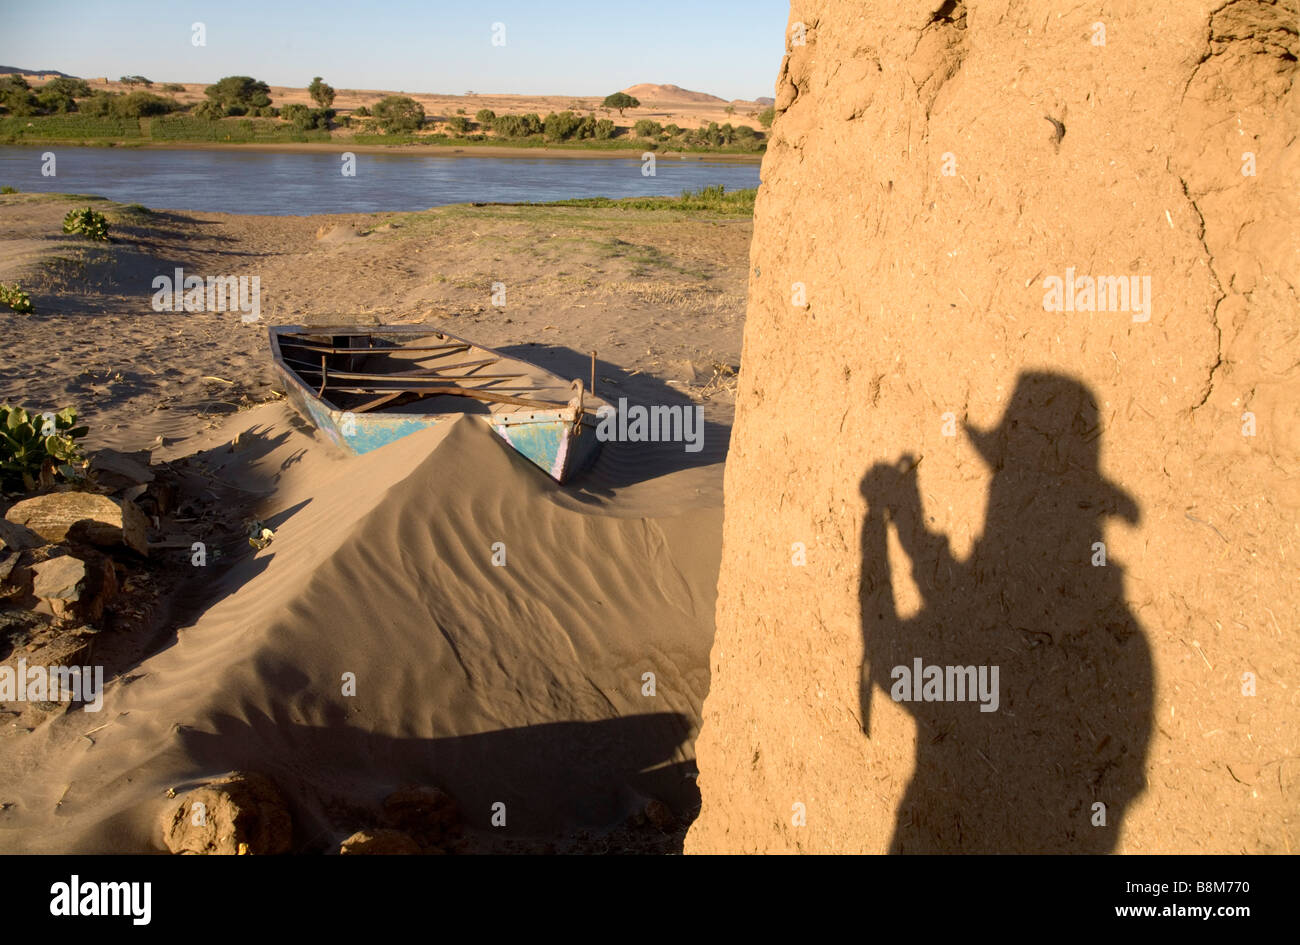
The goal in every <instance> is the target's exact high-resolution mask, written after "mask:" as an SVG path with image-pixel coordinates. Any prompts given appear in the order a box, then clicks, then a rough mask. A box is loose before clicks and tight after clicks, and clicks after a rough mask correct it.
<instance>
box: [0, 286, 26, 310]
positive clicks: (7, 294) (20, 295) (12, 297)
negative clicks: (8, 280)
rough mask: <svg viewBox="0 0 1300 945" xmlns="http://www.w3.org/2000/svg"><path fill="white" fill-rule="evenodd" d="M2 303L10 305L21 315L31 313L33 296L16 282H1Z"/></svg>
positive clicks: (0, 300)
mask: <svg viewBox="0 0 1300 945" xmlns="http://www.w3.org/2000/svg"><path fill="white" fill-rule="evenodd" d="M0 305H7V306H9V307H10V308H11V309H13V310H14V311H15V312H17V313H18V314H19V315H30V314H31V312H32V300H31V297H30V296H28V294H27V293H26V292H24V291H23V290H22V289H21V288H19V287H18V283H16V282H15V283H14V284H13V285H5V284H4V283H3V282H0Z"/></svg>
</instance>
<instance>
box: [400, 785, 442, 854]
mask: <svg viewBox="0 0 1300 945" xmlns="http://www.w3.org/2000/svg"><path fill="white" fill-rule="evenodd" d="M383 817H384V823H385V824H387V825H388V826H389V827H391V828H393V829H396V830H402V831H405V832H406V833H408V834H410V835H411V836H412V837H414V838H415V839H416V840H417V841H418V842H419V843H420V844H421V846H424V847H442V846H444V845H446V844H448V843H449V842H451V841H453V840H454V839H455V838H456V837H457V836H458V835H459V832H460V808H459V807H458V806H457V804H456V801H455V799H454V798H453V797H452V796H451V795H450V794H448V793H447V792H446V791H441V790H439V789H438V788H433V787H403V788H398V789H397V790H396V791H394V792H393V793H392V794H390V795H388V797H386V798H384V809H383Z"/></svg>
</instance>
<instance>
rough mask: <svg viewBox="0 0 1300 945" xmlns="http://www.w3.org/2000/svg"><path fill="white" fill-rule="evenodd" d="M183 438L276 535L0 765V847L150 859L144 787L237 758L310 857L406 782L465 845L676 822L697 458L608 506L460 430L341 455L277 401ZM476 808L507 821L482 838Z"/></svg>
mask: <svg viewBox="0 0 1300 945" xmlns="http://www.w3.org/2000/svg"><path fill="white" fill-rule="evenodd" d="M235 434H239V442H238V446H237V448H236V449H235V450H234V451H233V452H232V451H228V450H227V449H225V448H224V444H226V443H227V442H228V441H229V439H230V438H231V437H233V436H234V435H235ZM207 443H208V445H209V446H210V447H213V448H212V449H209V450H208V451H207V453H206V454H205V455H206V457H207V459H208V460H209V461H210V462H212V463H214V464H220V465H216V466H214V471H215V472H216V473H217V474H218V475H220V476H221V477H222V478H223V479H224V480H226V481H229V482H233V483H238V484H240V485H241V486H243V487H244V488H247V489H267V490H270V489H272V488H273V489H274V491H273V493H272V495H273V498H272V499H271V500H269V501H270V502H271V503H272V504H271V505H270V506H269V507H267V508H266V509H265V510H263V515H264V518H265V520H266V521H268V522H269V523H270V524H272V526H273V527H274V528H275V529H276V537H275V540H274V542H273V543H272V544H271V546H270V547H269V548H267V549H266V550H264V551H262V552H260V553H258V554H257V555H256V556H250V557H249V558H247V559H245V560H244V561H242V562H241V563H239V564H237V565H236V566H234V567H233V568H231V569H230V570H228V571H227V572H225V573H223V574H218V573H217V572H216V570H215V569H214V577H213V580H214V581H215V582H216V584H215V586H214V587H213V589H212V590H213V596H214V597H217V598H220V600H219V602H218V603H216V604H215V605H213V606H211V607H210V608H209V609H207V610H206V612H204V613H203V615H202V617H201V618H200V619H199V620H198V621H197V623H196V624H195V625H194V626H192V627H190V628H187V629H183V630H181V631H180V634H179V639H178V642H177V643H176V644H175V645H174V646H172V647H171V648H170V649H168V650H166V651H164V652H162V653H159V654H157V655H156V656H154V657H153V658H151V659H149V660H146V661H145V662H144V663H142V664H141V665H140V666H139V667H138V668H137V669H136V670H135V671H134V673H133V676H132V677H130V681H129V682H128V680H127V679H123V680H119V681H117V682H115V683H114V684H112V685H110V687H109V692H108V695H107V696H106V698H105V703H104V708H103V710H102V712H100V713H99V714H97V715H95V714H90V713H86V712H84V711H78V712H74V713H69V714H67V715H65V716H63V717H61V718H58V719H56V720H54V721H52V722H50V723H47V724H46V725H44V726H42V727H41V728H39V729H38V730H37V731H35V732H33V733H32V734H31V735H30V736H28V737H27V738H26V740H25V741H24V742H23V747H22V748H21V749H20V752H21V753H20V754H19V756H18V757H17V758H15V759H14V761H15V763H14V764H13V765H12V766H11V767H9V769H8V770H6V771H5V772H4V774H3V775H0V795H2V796H4V797H5V798H7V799H8V798H21V800H19V801H18V802H17V803H16V804H14V805H13V806H11V807H10V808H8V809H7V810H6V811H5V813H4V815H3V818H2V819H0V848H2V849H4V850H7V851H14V850H26V851H54V850H70V849H78V850H92V851H108V850H116V851H123V850H135V851H144V850H150V849H157V848H159V847H160V838H159V835H158V827H157V819H158V817H159V815H160V812H161V810H162V809H163V807H164V806H165V805H166V803H167V799H166V793H167V791H168V789H169V788H174V789H176V790H177V792H180V791H183V790H184V789H185V788H186V787H188V786H190V785H191V784H193V783H195V782H197V781H200V780H203V779H205V778H207V777H210V776H214V775H219V774H221V773H223V772H226V771H229V770H233V769H240V768H242V769H252V770H258V771H263V772H265V773H267V774H269V775H270V776H271V777H272V778H274V779H275V780H276V781H277V782H278V783H279V784H280V786H281V788H282V789H283V790H284V791H285V792H286V794H287V795H289V797H290V798H291V803H292V805H293V808H294V817H295V822H296V827H297V834H296V843H295V845H296V846H297V848H299V849H329V848H332V847H333V846H335V845H336V844H337V842H338V841H339V840H341V839H342V838H343V837H345V836H347V835H348V834H349V833H351V832H352V831H353V830H355V829H357V827H358V826H361V825H364V822H365V818H366V814H365V813H364V812H365V811H366V810H369V809H373V808H374V807H375V806H376V805H377V804H378V802H379V801H380V799H381V798H382V797H383V796H384V795H385V794H386V793H388V792H389V791H390V790H392V789H393V788H395V787H397V786H399V785H401V784H404V783H421V784H431V785H436V786H440V787H443V788H445V789H447V790H449V791H450V792H451V793H452V794H453V795H455V796H456V797H457V798H458V799H459V800H460V802H461V805H462V808H463V810H464V813H465V817H466V820H467V822H468V823H469V825H470V826H471V827H476V828H480V829H481V831H482V833H481V834H479V835H478V836H479V839H478V840H477V841H476V842H478V843H481V844H490V843H492V842H494V841H501V840H504V839H506V838H510V839H517V838H523V837H535V836H541V835H546V834H548V833H549V832H553V831H563V830H571V829H573V828H575V827H583V826H589V827H601V826H608V825H611V824H616V823H618V822H620V821H621V820H622V819H623V818H625V817H626V816H627V815H628V814H629V813H630V812H632V811H634V810H638V809H640V807H642V806H644V804H645V800H646V798H647V797H651V796H653V797H658V798H661V799H663V800H665V801H667V802H669V803H670V804H672V805H673V806H675V807H677V808H678V809H683V808H685V807H689V806H690V805H691V803H692V800H693V798H694V796H695V795H694V781H693V779H692V774H693V772H692V770H691V769H692V767H693V766H692V765H691V763H690V761H689V757H690V755H689V745H690V741H691V739H692V738H693V735H694V730H695V726H696V724H697V721H698V718H699V710H700V704H701V701H702V699H703V696H704V692H705V690H706V688H707V682H708V673H707V652H708V648H709V645H710V641H711V636H712V612H713V604H714V592H715V589H714V586H713V575H715V574H716V573H717V566H718V554H719V548H718V543H717V541H716V538H715V540H713V541H701V540H700V536H701V535H703V534H712V535H714V536H716V535H718V534H719V533H720V528H721V509H720V503H719V502H717V490H716V488H714V489H713V490H709V489H704V488H697V489H694V490H690V489H687V490H685V491H687V492H688V493H689V492H691V491H694V492H695V493H696V494H697V495H701V496H705V499H703V500H702V501H701V503H700V504H701V505H703V506H707V507H703V508H701V507H697V508H694V509H692V510H691V511H689V512H684V511H683V507H682V506H681V504H680V503H679V502H678V501H677V500H678V499H679V498H680V497H681V495H682V493H683V488H682V486H683V483H684V482H688V481H689V478H688V479H686V480H684V479H683V478H682V477H683V476H685V477H692V476H693V477H695V478H696V479H697V480H698V481H699V482H700V483H703V482H704V481H705V480H710V481H712V482H714V483H716V481H717V480H718V479H720V475H719V469H720V467H718V466H700V467H696V468H695V469H694V470H689V469H688V470H684V471H682V472H680V473H678V474H677V476H675V477H672V476H670V477H668V479H667V480H663V481H659V477H657V476H656V475H655V473H656V472H658V471H659V470H657V469H655V468H654V464H653V462H651V463H650V465H649V466H647V467H645V470H644V471H645V473H646V475H647V476H648V477H649V478H650V480H651V481H648V482H643V483H641V484H640V485H639V486H636V487H630V488H628V489H627V490H626V492H625V493H623V494H620V493H619V492H617V491H616V490H605V495H604V496H603V497H602V496H598V495H596V494H595V493H594V492H592V491H589V492H588V493H587V494H585V495H584V494H578V495H576V496H575V495H573V494H570V493H568V492H566V491H565V490H563V489H561V488H560V487H558V486H556V485H554V484H553V483H552V482H551V481H550V480H548V479H546V477H544V476H539V475H537V472H536V470H535V469H533V468H532V467H531V466H530V465H529V464H528V463H527V462H526V461H524V460H522V459H521V458H520V457H518V456H517V455H516V454H514V453H513V452H512V451H510V450H509V449H508V448H506V447H505V446H504V445H503V444H501V443H500V442H499V441H498V440H497V439H496V438H495V437H494V436H493V435H492V434H491V433H490V432H489V431H487V430H486V429H485V428H483V427H481V426H479V425H478V423H477V422H476V421H475V420H473V418H465V419H461V420H459V421H453V422H449V423H446V424H444V425H442V426H440V427H438V428H435V429H433V430H431V431H428V432H426V433H423V434H419V435H416V436H412V437H408V438H407V439H405V440H403V441H400V442H399V443H397V444H394V445H392V446H389V447H386V448H385V449H383V450H379V451H376V452H374V453H371V454H368V455H366V456H363V457H358V458H354V457H344V456H342V455H341V454H339V453H336V452H335V451H334V450H333V448H332V447H328V446H327V445H325V444H323V443H321V442H318V441H316V440H314V439H313V438H312V436H311V435H310V433H309V432H307V431H305V430H304V428H303V425H302V424H301V423H300V422H298V421H296V419H295V418H294V416H293V415H292V414H291V413H290V411H289V410H288V408H287V407H285V406H283V405H269V406H266V407H263V408H259V409H257V410H253V411H249V412H247V413H243V414H240V415H238V416H236V417H233V418H231V420H230V421H229V423H228V424H227V425H226V426H225V427H224V428H222V429H221V430H219V431H215V432H214V433H212V434H209V437H208V439H207ZM200 445H202V444H200ZM218 447H220V448H218ZM192 448H193V447H191V449H192ZM611 464H612V465H611V466H610V469H609V470H607V471H606V472H605V473H604V475H605V476H606V477H607V478H610V477H613V478H614V479H616V478H618V476H619V475H623V476H626V472H627V470H626V466H627V463H626V461H620V460H619V459H618V458H617V457H616V456H615V457H613V458H612V460H611ZM593 481H595V482H597V483H599V482H600V481H601V471H600V470H599V469H598V470H596V475H595V478H594V480H593ZM657 483H658V484H657ZM625 495H630V496H633V497H634V498H633V499H632V500H631V502H630V503H629V501H627V500H626V499H625ZM495 542H504V544H505V550H506V564H505V566H504V567H497V566H494V565H493V563H492V554H493V543H495ZM646 672H652V673H654V674H655V675H656V680H657V694H656V695H655V696H653V697H647V696H644V695H642V686H643V681H642V679H643V674H644V673H646ZM344 673H355V674H356V680H357V683H356V695H355V696H353V697H348V696H344V695H342V693H341V688H342V682H341V681H342V678H343V674H344ZM87 732H90V735H89V736H88V737H83V733H87ZM496 801H503V802H505V803H506V805H507V810H508V813H509V816H508V822H507V827H506V828H495V829H490V828H489V827H488V820H489V816H490V805H491V804H492V803H493V802H496Z"/></svg>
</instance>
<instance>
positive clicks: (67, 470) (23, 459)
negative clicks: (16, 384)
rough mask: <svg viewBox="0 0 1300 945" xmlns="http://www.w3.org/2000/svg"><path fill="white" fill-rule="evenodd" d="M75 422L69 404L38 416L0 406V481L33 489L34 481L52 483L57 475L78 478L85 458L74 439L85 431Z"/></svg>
mask: <svg viewBox="0 0 1300 945" xmlns="http://www.w3.org/2000/svg"><path fill="white" fill-rule="evenodd" d="M76 424H77V412H76V411H75V410H73V409H72V408H71V407H67V408H65V409H63V410H60V411H59V412H58V413H50V414H45V415H41V414H29V413H28V412H27V411H26V410H23V409H22V408H21V407H11V406H9V405H8V404H5V405H3V406H0V484H2V485H3V486H5V487H6V488H13V487H21V488H23V489H26V490H27V491H28V492H34V491H35V490H36V488H37V486H38V484H39V485H50V486H52V485H53V484H54V481H55V480H56V479H57V478H62V479H65V480H77V479H80V478H82V477H81V469H83V468H84V467H85V465H86V458H85V456H84V455H83V454H82V452H81V449H80V448H79V447H78V445H77V442H76V441H77V440H79V439H81V438H82V437H83V436H85V435H86V433H87V432H88V430H87V428H86V427H79V426H77V425H76Z"/></svg>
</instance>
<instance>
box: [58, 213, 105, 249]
mask: <svg viewBox="0 0 1300 945" xmlns="http://www.w3.org/2000/svg"><path fill="white" fill-rule="evenodd" d="M63 232H64V233H80V234H81V235H82V236H86V237H89V238H90V239H92V240H105V241H106V240H107V239H108V221H107V220H106V219H104V215H103V214H102V213H99V212H97V211H95V210H92V209H90V207H82V208H81V209H80V210H69V211H68V215H67V216H65V217H64V218H63Z"/></svg>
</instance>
